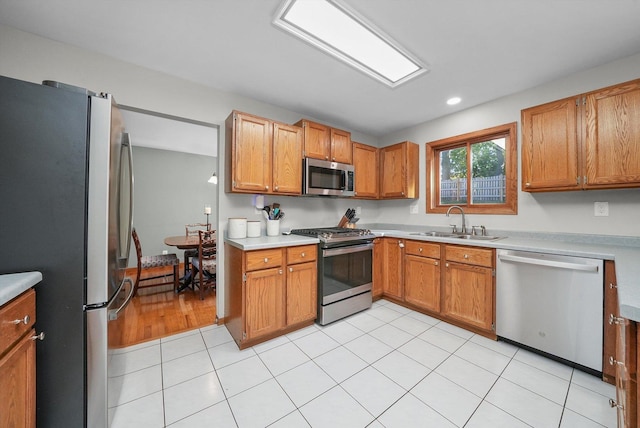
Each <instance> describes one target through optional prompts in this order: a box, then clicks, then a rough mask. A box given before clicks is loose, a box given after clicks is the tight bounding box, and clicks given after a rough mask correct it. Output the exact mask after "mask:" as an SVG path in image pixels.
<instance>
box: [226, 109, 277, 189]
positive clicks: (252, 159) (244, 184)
mask: <svg viewBox="0 0 640 428" xmlns="http://www.w3.org/2000/svg"><path fill="white" fill-rule="evenodd" d="M233 117H234V122H235V123H234V130H235V132H234V135H235V139H234V141H233V143H232V145H231V159H232V165H231V171H232V183H231V188H232V189H231V191H232V192H255V193H264V192H268V191H269V189H270V186H271V144H272V138H271V137H272V126H271V122H270V121H269V120H267V119H263V118H260V117H256V116H251V115H247V114H244V113H234V116H233Z"/></svg>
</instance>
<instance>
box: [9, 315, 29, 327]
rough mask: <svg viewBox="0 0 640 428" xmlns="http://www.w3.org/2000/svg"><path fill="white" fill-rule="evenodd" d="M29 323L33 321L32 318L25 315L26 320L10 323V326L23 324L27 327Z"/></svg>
mask: <svg viewBox="0 0 640 428" xmlns="http://www.w3.org/2000/svg"><path fill="white" fill-rule="evenodd" d="M29 321H31V318H29V315H25V316H24V318H22V319H17V320H13V321H9V324H15V325H18V324H21V323H22V324H24V325H27V324H29Z"/></svg>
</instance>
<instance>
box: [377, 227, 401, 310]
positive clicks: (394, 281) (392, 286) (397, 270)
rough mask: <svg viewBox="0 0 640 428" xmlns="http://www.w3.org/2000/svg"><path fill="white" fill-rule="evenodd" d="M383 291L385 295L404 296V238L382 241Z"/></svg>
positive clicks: (398, 297) (399, 297)
mask: <svg viewBox="0 0 640 428" xmlns="http://www.w3.org/2000/svg"><path fill="white" fill-rule="evenodd" d="M382 263H383V264H384V267H383V275H382V278H383V279H382V291H383V294H384V295H385V296H389V297H393V298H395V299H399V300H402V299H403V298H404V269H403V266H404V240H402V239H395V238H385V239H383V242H382Z"/></svg>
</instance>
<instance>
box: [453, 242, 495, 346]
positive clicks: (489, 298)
mask: <svg viewBox="0 0 640 428" xmlns="http://www.w3.org/2000/svg"><path fill="white" fill-rule="evenodd" d="M445 260H446V262H445V266H444V281H443V306H442V314H443V315H444V316H445V317H447V318H450V319H454V320H457V321H461V322H463V323H465V324H467V325H469V326H472V327H475V328H477V329H480V330H483V331H485V332H489V333H492V334H494V335H495V318H496V317H495V301H496V287H495V276H494V273H495V250H490V249H484V248H474V247H466V246H458V245H446V246H445Z"/></svg>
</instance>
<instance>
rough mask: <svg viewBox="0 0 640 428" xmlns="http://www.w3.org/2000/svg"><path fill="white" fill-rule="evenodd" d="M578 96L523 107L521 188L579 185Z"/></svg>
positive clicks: (575, 186)
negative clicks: (524, 108)
mask: <svg viewBox="0 0 640 428" xmlns="http://www.w3.org/2000/svg"><path fill="white" fill-rule="evenodd" d="M576 102H577V99H576V98H567V99H564V100H559V101H555V102H552V103H548V104H543V105H541V106H537V107H532V108H530V109H526V110H522V190H523V191H525V192H535V191H551V190H572V189H579V188H580V183H579V180H578V176H579V173H578V168H579V165H578V140H577V135H576V133H577V123H576V120H577V119H576V118H577V116H576V115H577V106H576Z"/></svg>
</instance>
